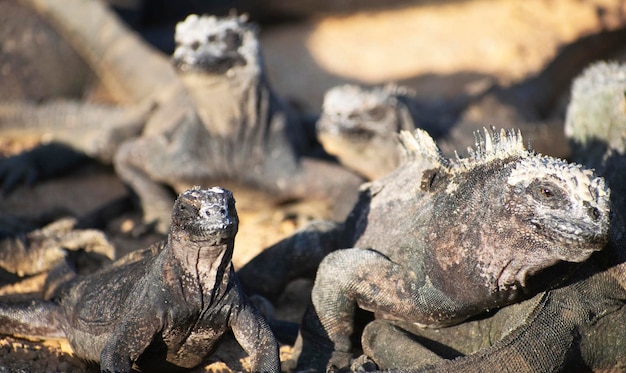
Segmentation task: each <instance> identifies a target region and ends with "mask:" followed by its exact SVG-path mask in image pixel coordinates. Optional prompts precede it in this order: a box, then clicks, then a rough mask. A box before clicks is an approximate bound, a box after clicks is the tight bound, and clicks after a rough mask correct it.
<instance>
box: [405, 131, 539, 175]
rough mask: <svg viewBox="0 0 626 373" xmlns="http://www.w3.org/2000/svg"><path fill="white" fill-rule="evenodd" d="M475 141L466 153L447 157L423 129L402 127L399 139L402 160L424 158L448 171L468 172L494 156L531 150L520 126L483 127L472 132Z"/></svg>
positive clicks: (526, 152)
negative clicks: (402, 154) (525, 144)
mask: <svg viewBox="0 0 626 373" xmlns="http://www.w3.org/2000/svg"><path fill="white" fill-rule="evenodd" d="M474 136H475V137H476V145H475V146H474V147H473V148H472V147H468V148H467V153H468V157H466V158H463V157H461V156H459V155H458V153H456V152H455V158H454V159H448V158H446V157H445V156H444V155H443V153H442V152H441V149H440V148H439V147H438V146H437V144H436V143H435V141H434V140H433V139H432V137H430V135H429V134H428V133H427V132H426V131H424V130H422V129H416V130H415V132H413V133H410V132H409V131H402V132H401V133H400V142H401V144H402V147H403V149H404V150H405V157H404V158H405V160H413V159H426V160H429V161H430V162H432V163H433V166H436V167H437V166H438V167H441V168H443V169H446V170H448V171H449V172H450V173H455V172H467V171H469V170H472V169H473V168H475V167H477V166H480V165H485V164H488V163H490V162H493V161H494V160H498V159H507V158H511V157H519V158H526V157H528V156H529V155H530V154H531V152H529V151H528V150H527V149H526V148H525V147H524V140H523V139H522V134H521V132H520V131H519V130H517V131H514V130H505V129H501V130H499V131H498V130H496V129H495V128H494V127H491V129H489V130H488V129H487V128H484V133H481V132H478V131H477V132H475V133H474Z"/></svg>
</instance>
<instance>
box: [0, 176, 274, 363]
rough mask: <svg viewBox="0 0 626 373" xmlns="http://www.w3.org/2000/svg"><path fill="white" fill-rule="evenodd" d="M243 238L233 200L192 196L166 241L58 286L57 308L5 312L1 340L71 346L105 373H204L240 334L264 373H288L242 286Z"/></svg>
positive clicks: (34, 304) (217, 191)
mask: <svg viewBox="0 0 626 373" xmlns="http://www.w3.org/2000/svg"><path fill="white" fill-rule="evenodd" d="M237 229H238V218H237V211H236V209H235V200H234V198H233V196H232V193H231V192H230V191H228V190H226V189H222V188H219V187H214V188H211V189H199V188H194V189H191V190H188V191H186V192H184V193H182V194H181V195H180V196H179V197H178V199H177V200H176V203H175V205H174V209H173V212H172V225H171V227H170V230H169V233H168V236H167V239H166V240H165V241H164V242H161V243H160V244H157V245H153V246H152V247H150V248H148V249H146V250H144V251H140V252H133V253H131V254H129V255H128V256H126V257H122V258H120V259H119V260H118V261H116V262H113V263H112V264H111V265H110V266H108V267H105V268H103V269H102V270H100V271H99V272H97V273H94V274H92V275H87V276H79V277H76V278H74V279H71V280H69V281H67V282H65V283H62V284H60V285H58V287H57V288H56V289H54V291H52V294H53V297H52V299H51V300H48V301H44V300H33V301H30V302H22V303H15V304H5V303H3V304H0V331H1V332H2V333H3V334H9V335H18V336H19V335H22V336H34V337H67V338H68V339H69V342H70V345H71V346H72V349H73V350H74V352H75V353H76V354H77V355H78V356H80V357H82V358H84V359H87V360H92V361H99V362H100V365H101V370H102V371H103V372H130V371H131V367H132V365H133V364H136V365H137V366H138V367H140V368H141V369H142V370H143V371H150V372H152V371H155V370H157V369H161V370H163V371H172V370H174V369H186V368H192V367H195V366H197V365H199V364H202V363H203V362H205V361H206V358H207V357H208V356H209V355H210V353H211V350H212V349H213V348H214V347H215V346H216V345H217V344H218V343H219V340H220V337H221V336H222V335H223V334H224V333H226V332H228V331H229V330H232V332H233V333H234V336H235V338H236V339H237V341H238V342H239V343H240V344H241V346H242V347H243V348H244V350H245V351H246V352H247V353H248V354H249V355H250V356H251V361H252V362H251V364H252V369H253V370H254V371H259V372H279V371H280V363H279V359H278V346H277V343H276V341H275V339H274V336H273V335H272V333H271V331H270V329H269V327H268V326H267V323H266V322H265V320H264V319H263V318H262V316H261V315H260V314H259V313H258V311H257V310H256V309H255V308H254V307H253V306H252V304H251V303H250V302H249V301H248V299H247V298H246V296H245V295H244V294H243V292H242V291H241V290H240V288H239V285H238V283H237V280H236V278H235V274H234V270H233V267H232V264H231V257H232V254H233V248H234V239H235V234H236V233H237Z"/></svg>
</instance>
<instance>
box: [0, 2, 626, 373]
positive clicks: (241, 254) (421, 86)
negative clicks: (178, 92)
mask: <svg viewBox="0 0 626 373" xmlns="http://www.w3.org/2000/svg"><path fill="white" fill-rule="evenodd" d="M420 4H423V5H414V6H411V7H408V8H399V9H391V10H385V11H376V12H358V13H355V14H344V15H341V16H336V15H335V16H326V17H317V18H315V19H311V20H305V21H301V22H299V23H293V24H285V25H281V26H274V27H271V28H268V29H266V30H263V32H262V34H261V37H262V44H263V48H264V55H265V58H266V62H267V67H268V70H269V73H270V78H271V82H272V83H273V84H274V86H275V87H276V88H277V91H278V92H279V93H280V94H282V95H284V96H286V97H289V98H290V99H292V100H293V101H295V102H297V103H298V104H300V105H301V107H302V108H304V109H305V110H306V111H309V112H316V111H318V110H319V107H320V104H321V100H322V96H323V92H325V90H327V89H328V88H330V87H332V86H334V85H337V84H341V83H345V82H358V83H363V84H381V83H384V82H387V81H392V80H393V81H398V82H401V83H405V84H409V85H410V86H412V87H413V88H414V89H416V91H417V94H418V96H420V95H421V96H424V97H425V96H429V97H443V98H445V97H449V96H452V95H456V94H459V92H460V91H463V90H466V89H469V88H468V87H469V86H471V84H472V83H475V82H476V81H477V80H485V79H487V80H488V81H490V82H500V83H509V82H513V81H517V80H520V79H523V78H525V77H528V76H529V75H532V74H534V73H536V72H538V71H539V70H540V69H541V68H542V66H544V65H545V64H546V62H547V61H549V60H550V58H552V57H553V56H554V55H555V53H556V51H557V50H558V48H559V46H561V45H563V44H564V43H567V42H570V41H572V40H575V39H576V38H578V37H580V36H582V35H586V34H588V33H590V32H593V31H598V30H599V29H601V28H603V27H615V26H616V25H617V24H619V23H620V22H622V24H623V20H620V19H619V17H618V16H617V14H618V13H619V12H618V11H617V9H621V10H622V12H624V11H626V5H624V2H623V1H621V2H620V1H610V0H593V1H578V0H535V1H524V2H522V1H515V0H510V1H505V0H497V1H490V0H472V1H441V2H437V1H424V2H421V3H420ZM602 9H604V10H602ZM468 76H469V77H470V78H468ZM32 145H33V141H32V140H29V139H18V140H17V141H14V140H11V141H9V140H7V139H2V138H0V154H3V155H10V154H15V153H16V152H18V151H19V150H21V149H24V148H28V147H30V146H32ZM126 193H127V191H126V189H125V187H124V186H123V185H122V183H121V182H120V181H119V179H118V178H117V177H116V176H115V175H114V174H113V172H112V171H111V170H110V169H109V168H107V167H99V166H90V167H86V168H83V169H80V170H77V172H76V173H73V174H71V175H67V176H64V177H62V178H59V179H55V180H51V181H46V182H43V183H40V184H38V185H36V186H34V187H32V188H20V189H18V190H16V191H15V192H14V193H13V194H11V195H10V196H9V197H6V198H1V197H0V214H8V213H13V214H18V215H22V216H29V215H30V216H36V215H38V214H39V213H40V212H41V211H45V210H50V209H54V208H63V209H66V210H69V211H71V212H73V213H74V214H77V215H81V214H85V213H87V212H89V211H91V210H93V209H95V208H97V207H98V206H99V205H101V204H102V203H104V202H107V201H111V200H114V199H116V198H119V197H121V196H124V195H125V194H126ZM235 197H236V198H238V196H237V195H236V196H235ZM238 211H239V214H240V219H241V223H240V233H239V234H238V237H237V242H236V248H235V257H234V259H233V261H234V263H235V266H236V267H240V266H241V265H243V264H245V263H246V262H247V261H248V260H250V258H252V257H254V256H255V255H256V254H257V253H258V252H260V251H261V250H262V249H263V248H265V247H267V246H269V245H270V244H272V243H274V242H276V241H277V240H279V239H281V238H283V237H286V236H287V235H289V234H291V233H292V232H293V231H294V230H295V229H297V228H298V227H300V226H302V225H303V224H304V223H306V222H307V221H309V220H311V219H314V218H322V217H325V216H327V209H326V207H324V206H319V205H316V204H294V205H286V206H281V207H279V208H278V207H275V206H274V207H269V206H259V205H255V204H254V203H253V201H251V200H247V199H245V198H241V199H238ZM137 219H138V214H137V213H136V212H134V213H133V212H130V213H128V214H125V215H124V216H122V217H120V218H119V219H117V220H116V221H114V222H111V224H110V225H109V228H108V231H107V233H109V234H110V236H111V239H112V241H113V242H114V243H115V244H116V245H117V249H118V252H119V254H120V255H121V254H123V253H125V252H128V251H132V250H134V249H136V248H140V247H144V246H145V245H148V244H150V243H152V242H155V241H157V240H158V239H160V237H159V236H157V235H145V236H142V237H140V238H137V237H133V236H132V235H130V234H129V232H130V231H132V228H133V226H134V225H135V224H136V223H137V221H138V220H137ZM43 279H44V276H43V275H39V276H34V277H31V278H26V279H23V280H22V281H18V282H17V283H14V284H11V285H8V286H4V287H1V288H0V295H6V294H16V293H31V294H37V292H38V291H39V290H40V289H41V285H42V283H43ZM309 289H310V283H308V282H301V283H298V284H297V285H295V286H294V287H292V289H291V291H290V292H289V293H287V294H286V295H285V296H284V297H283V299H282V300H281V301H280V302H279V304H277V305H276V307H277V309H276V315H277V317H278V318H281V319H285V320H290V321H297V320H299V318H300V315H301V313H302V310H303V305H304V303H305V302H306V299H307V292H308V291H309ZM290 349H291V348H290V346H283V347H282V349H281V351H282V355H281V356H282V358H283V359H287V358H288V357H289V355H290ZM226 350H227V351H225V352H220V353H219V354H218V358H219V357H223V358H224V359H226V360H229V361H233V360H238V359H239V358H238V357H233V356H238V354H239V352H238V350H237V348H231V349H230V350H228V349H226ZM245 367H246V365H245V362H244V363H239V362H237V363H231V365H230V367H228V366H226V365H224V364H223V363H219V362H217V363H214V364H211V365H209V366H207V367H201V368H197V369H195V370H194V372H205V371H231V370H242V369H245ZM96 371H98V369H97V367H95V366H93V365H89V364H87V363H85V362H82V361H81V360H79V359H77V358H76V357H74V356H72V354H71V349H70V348H69V346H68V344H67V342H66V341H64V340H60V341H56V340H55V341H45V342H36V341H28V340H23V339H16V338H12V337H5V338H3V339H0V373H4V372H96Z"/></svg>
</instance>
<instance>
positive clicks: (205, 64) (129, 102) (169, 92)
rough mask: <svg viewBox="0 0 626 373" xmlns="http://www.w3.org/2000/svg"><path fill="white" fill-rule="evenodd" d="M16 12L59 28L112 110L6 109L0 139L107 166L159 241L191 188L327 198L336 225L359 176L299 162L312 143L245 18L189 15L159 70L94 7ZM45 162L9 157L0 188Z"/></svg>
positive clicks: (58, 4)
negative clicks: (29, 142)
mask: <svg viewBox="0 0 626 373" xmlns="http://www.w3.org/2000/svg"><path fill="white" fill-rule="evenodd" d="M24 3H25V4H29V5H31V6H32V7H33V9H36V10H37V11H38V12H40V13H42V14H45V15H46V18H47V19H49V20H50V22H51V23H53V24H54V25H56V26H57V28H58V31H59V32H60V33H61V34H63V35H64V36H65V38H66V39H67V40H68V41H69V42H70V43H71V45H72V46H74V48H75V49H76V50H77V51H78V52H79V53H81V55H82V56H83V58H84V59H85V60H86V61H87V63H88V65H89V66H90V67H92V68H93V69H94V70H95V73H96V75H97V76H98V77H99V78H100V79H101V80H102V81H103V83H104V84H106V86H107V87H109V90H110V91H111V92H113V95H114V97H116V98H117V99H118V101H119V104H116V105H111V104H101V103H90V102H87V103H76V102H74V101H69V102H60V103H59V102H45V103H42V104H33V103H15V102H11V103H6V104H4V105H0V133H7V134H8V133H14V132H16V131H17V132H19V133H23V132H24V131H32V132H35V133H46V134H47V138H48V139H49V140H51V141H58V142H61V143H63V144H65V145H67V146H69V147H71V148H72V149H75V150H78V151H80V152H82V153H84V154H86V155H89V156H90V157H94V158H96V159H98V160H100V161H101V162H103V163H108V164H113V165H114V168H115V171H116V173H117V174H118V175H119V176H120V178H121V179H123V181H124V182H125V183H127V184H128V185H129V186H130V187H131V189H132V190H133V191H134V192H135V193H136V194H137V195H138V197H139V200H140V204H141V207H142V209H143V213H144V221H145V222H146V223H152V222H155V223H156V227H157V230H158V231H159V232H165V231H166V229H167V226H168V224H169V210H170V208H171V204H172V200H173V194H172V193H171V191H170V189H174V190H175V191H177V192H180V191H182V190H184V189H186V188H188V187H190V186H192V185H205V184H206V185H209V184H220V185H225V186H227V187H229V188H230V189H233V190H237V191H238V193H239V195H242V194H241V193H243V191H253V192H260V193H261V195H263V196H264V197H266V198H264V199H266V200H271V201H276V202H283V201H292V200H299V199H311V200H321V201H326V203H327V205H328V206H330V208H331V209H334V211H335V212H336V214H337V216H345V214H347V212H348V211H349V209H350V207H351V205H352V203H353V202H354V200H355V198H356V190H357V188H358V185H359V184H360V183H361V182H362V179H361V178H360V177H358V176H357V175H355V174H354V173H352V172H349V171H347V170H345V169H343V168H342V167H339V166H338V165H337V164H334V163H332V162H329V161H326V160H320V159H318V158H315V157H309V156H307V154H308V153H309V147H310V138H309V137H308V135H307V134H306V130H305V129H304V127H302V123H300V121H299V120H298V118H297V117H296V115H295V114H294V111H293V109H292V108H291V107H290V106H289V105H288V104H287V102H285V101H284V100H283V99H282V98H280V97H279V96H278V95H277V94H276V93H275V92H274V90H273V89H272V87H271V86H270V84H269V82H268V80H267V77H266V73H265V67H264V65H263V61H262V56H261V49H260V45H259V43H258V37H257V28H256V27H255V26H254V25H253V24H251V23H250V22H248V21H247V18H246V17H245V16H243V15H241V16H238V15H231V16H227V17H222V18H217V17H212V16H202V17H198V16H196V15H192V16H190V17H189V18H187V20H186V21H184V22H180V23H179V25H178V26H177V29H176V30H177V31H176V35H175V39H176V42H177V46H176V49H175V51H174V53H173V56H172V61H168V60H167V59H166V58H165V57H164V56H162V55H161V54H158V53H157V52H155V51H154V50H152V49H151V48H150V47H148V46H147V45H145V43H144V42H143V41H142V40H140V39H139V38H138V37H137V35H134V34H132V33H130V32H129V31H128V29H127V28H126V27H125V26H124V25H122V24H121V22H120V21H119V20H118V19H117V18H115V17H114V16H113V15H112V14H111V13H110V11H109V10H108V9H107V8H106V7H105V6H104V5H103V4H99V3H98V2H95V1H89V2H83V1H77V2H76V4H72V5H69V4H67V2H65V1H57V0H24ZM85 18H88V19H93V20H97V21H93V22H89V23H85V22H84V21H83V20H84V19H85ZM104 30H106V32H103V31H104ZM102 35H105V36H106V38H104V37H103V38H100V36H102ZM139 61H140V62H139ZM70 119H71V120H70ZM46 160H47V158H46V157H45V156H39V158H37V159H36V160H33V159H32V154H31V153H25V154H22V155H21V156H20V157H14V158H10V159H8V160H5V161H4V162H3V163H4V165H0V177H2V174H3V169H4V174H5V176H4V180H5V181H11V184H13V185H15V184H16V183H18V182H19V181H21V180H24V179H28V178H29V176H31V175H37V172H33V171H32V168H33V167H39V168H45V164H46ZM42 165H44V166H43V167H42ZM32 178H33V177H31V179H32ZM240 192H241V193H240ZM331 201H333V202H332V203H331ZM335 201H337V202H335Z"/></svg>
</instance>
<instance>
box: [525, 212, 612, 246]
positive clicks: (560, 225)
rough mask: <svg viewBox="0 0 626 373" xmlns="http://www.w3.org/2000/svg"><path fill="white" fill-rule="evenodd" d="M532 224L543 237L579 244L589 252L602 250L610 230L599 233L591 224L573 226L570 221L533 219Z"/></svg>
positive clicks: (552, 218)
mask: <svg viewBox="0 0 626 373" xmlns="http://www.w3.org/2000/svg"><path fill="white" fill-rule="evenodd" d="M530 224H531V225H532V226H533V227H535V229H536V230H537V231H538V232H543V233H542V235H544V236H547V237H549V238H551V239H552V240H554V241H559V242H562V243H570V244H579V245H582V246H583V247H587V248H588V249H589V251H598V250H601V249H602V247H603V246H604V244H606V243H607V242H608V230H603V231H598V229H597V227H596V226H593V225H590V224H572V223H571V222H569V221H564V220H561V219H556V218H554V217H551V218H550V219H531V220H530Z"/></svg>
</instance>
